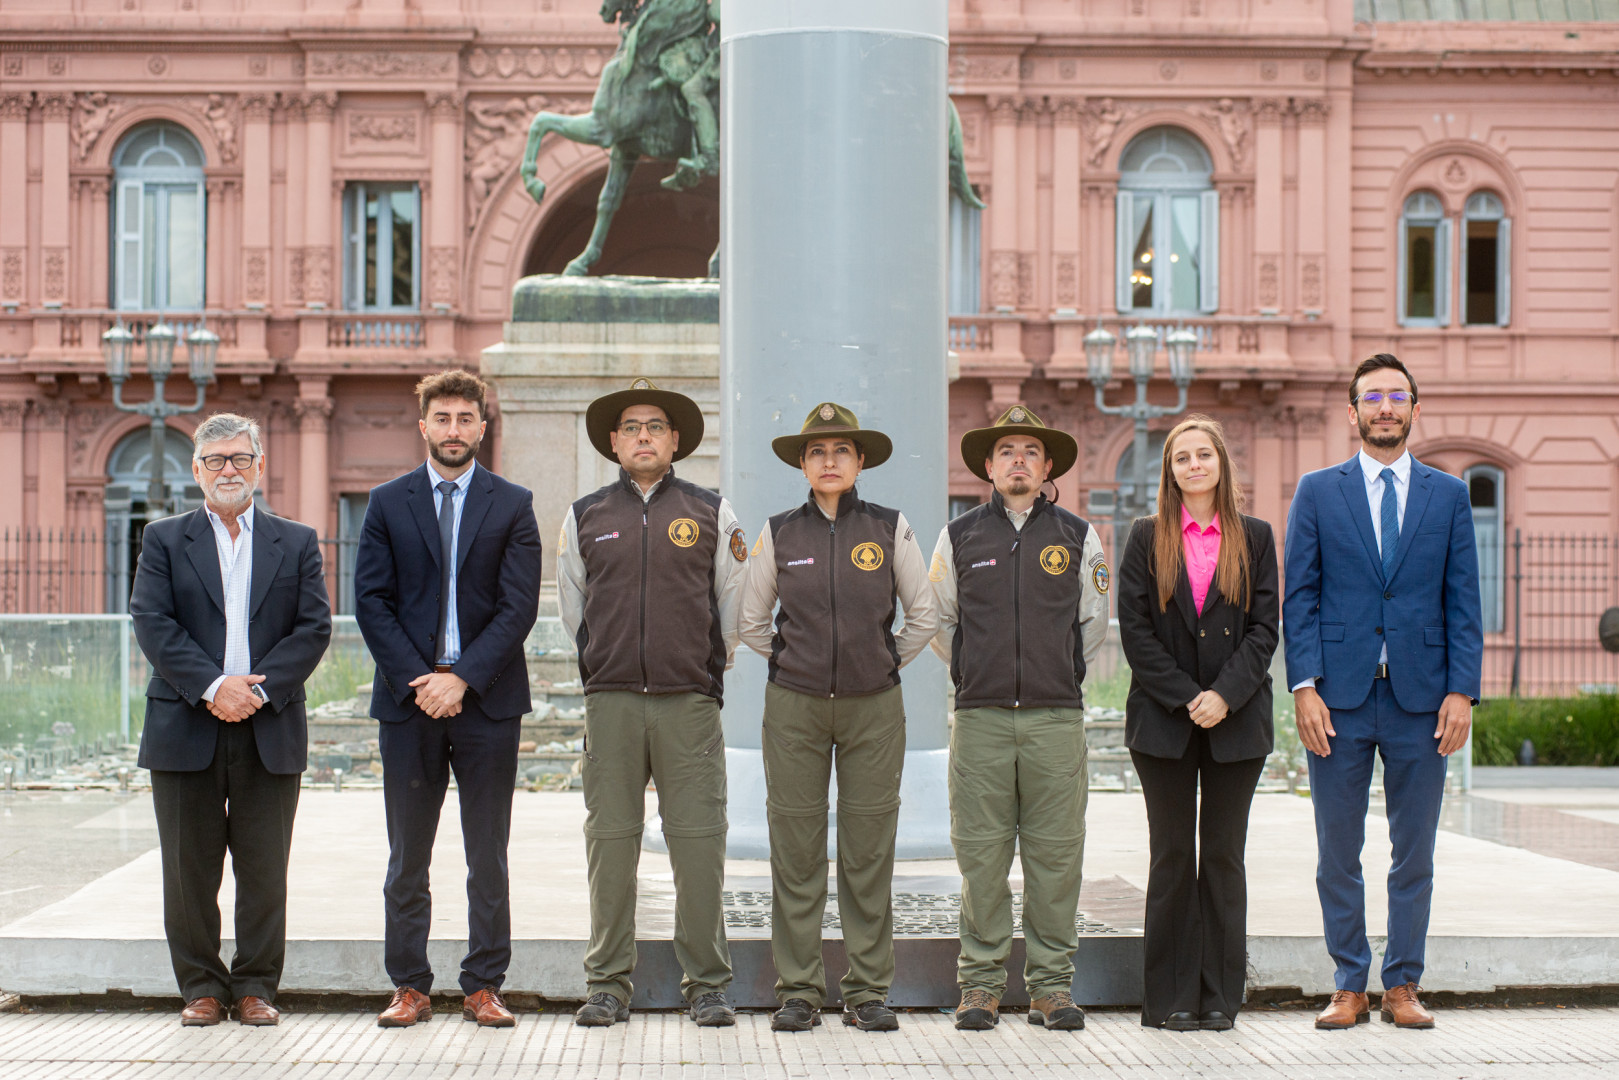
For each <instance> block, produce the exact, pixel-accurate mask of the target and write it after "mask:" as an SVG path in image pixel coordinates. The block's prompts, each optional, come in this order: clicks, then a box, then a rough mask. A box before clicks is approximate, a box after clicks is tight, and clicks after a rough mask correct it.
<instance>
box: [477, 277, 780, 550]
mask: <svg viewBox="0 0 1619 1080" xmlns="http://www.w3.org/2000/svg"><path fill="white" fill-rule="evenodd" d="M504 337H505V340H504V341H502V342H501V343H500V344H498V345H491V346H490V347H489V348H487V349H485V350H484V351H483V377H484V378H485V379H487V380H488V381H489V383H490V384H491V385H492V386H493V387H494V389H495V393H496V395H497V397H498V400H499V403H500V426H501V439H500V444H501V450H500V463H499V471H500V473H501V474H502V475H503V476H505V477H506V478H507V479H509V480H511V481H512V482H514V483H518V484H522V485H523V486H524V487H526V488H529V489H530V490H531V491H533V492H534V513H535V515H536V516H537V517H538V518H539V523H540V537H541V539H542V540H543V541H544V543H545V578H546V580H547V581H553V582H554V581H555V579H556V541H557V536H558V534H559V533H560V532H561V529H562V519H563V517H564V516H565V515H566V514H567V512H568V506H569V505H570V504H571V503H572V502H573V501H574V500H575V499H577V498H579V497H580V496H581V495H584V494H587V493H589V492H591V491H594V490H595V489H597V488H599V487H601V486H602V485H603V484H606V483H609V482H611V481H612V480H613V479H615V478H616V477H617V476H618V466H617V465H616V464H614V463H612V462H609V461H608V460H607V459H606V458H604V457H602V456H601V455H600V454H598V453H597V452H596V448H595V447H593V446H591V445H590V439H589V437H588V436H587V435H586V434H585V409H586V408H588V407H589V405H590V403H591V401H592V400H594V399H595V398H598V397H600V396H601V395H603V394H607V393H611V392H612V391H615V390H622V389H624V388H625V387H627V386H629V384H630V380H631V379H634V378H635V377H636V376H638V375H644V376H646V377H647V378H649V379H651V380H652V381H653V382H655V383H657V384H658V385H659V386H660V387H663V388H664V389H666V390H677V391H679V392H680V393H682V394H685V395H687V396H688V397H690V398H692V399H693V400H694V401H696V402H697V403H698V404H699V405H701V406H702V409H703V423H704V426H705V428H706V433H705V435H704V438H703V443H702V445H701V446H699V447H698V448H697V451H696V452H695V453H694V454H692V455H691V456H690V457H688V458H686V459H685V460H683V461H681V462H680V464H679V465H677V466H676V467H675V471H676V472H677V473H678V474H679V475H680V476H682V477H684V478H685V479H687V480H690V481H692V482H693V483H696V484H701V485H703V486H704V487H710V488H713V487H718V486H719V446H720V418H719V392H720V378H719V354H720V344H719V342H720V332H719V283H718V282H713V281H700V280H669V279H665V278H635V277H616V278H615V277H599V278H580V277H559V276H554V275H541V276H538V277H528V278H524V279H523V280H522V281H520V282H518V284H517V287H516V289H514V290H513V291H512V318H511V321H510V322H508V323H507V324H506V332H505V335H504ZM747 524H748V528H749V531H750V534H751V531H752V528H753V525H752V523H747Z"/></svg>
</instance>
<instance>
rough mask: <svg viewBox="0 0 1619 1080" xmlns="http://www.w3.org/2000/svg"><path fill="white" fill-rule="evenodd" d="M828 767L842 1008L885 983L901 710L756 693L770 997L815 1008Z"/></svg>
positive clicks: (877, 703) (866, 700)
mask: <svg viewBox="0 0 1619 1080" xmlns="http://www.w3.org/2000/svg"><path fill="white" fill-rule="evenodd" d="M834 748H835V749H836V755H835V760H836V763H837V770H838V917H839V919H840V920H841V922H842V924H843V945H844V948H845V950H846V951H847V953H848V956H849V971H848V974H846V975H845V976H844V977H843V981H842V984H841V986H840V991H841V993H842V995H843V1003H844V1005H845V1006H849V1007H853V1006H855V1005H859V1004H861V1003H862V1002H866V1001H881V1000H883V999H884V998H885V997H887V996H888V988H889V987H890V986H891V985H892V984H893V982H894V904H893V884H894V831H895V829H896V828H897V827H898V824H899V779H900V772H901V770H902V769H903V768H904V765H905V701H904V698H903V697H901V695H900V688H899V687H897V686H895V687H891V688H890V689H887V690H884V691H882V692H881V693H877V694H872V695H870V696H868V697H852V698H818V697H812V696H810V695H808V694H800V693H797V692H796V691H793V690H786V689H783V688H782V687H779V686H777V685H776V684H775V683H768V684H767V685H766V686H765V715H764V763H765V786H766V790H767V792H768V797H767V810H768V816H769V820H770V880H771V885H772V904H773V911H774V915H773V917H772V919H771V925H770V948H771V952H772V954H773V956H774V958H775V962H776V975H777V978H776V998H777V1000H779V1001H786V1000H787V999H788V998H803V999H804V1000H805V1001H807V1002H809V1003H810V1005H812V1006H814V1007H815V1008H820V1007H821V1006H822V1005H824V1004H826V965H825V964H824V963H823V961H822V958H821V916H822V914H823V913H824V912H825V910H826V825H827V822H826V811H827V791H828V785H829V784H830V783H831V779H832V766H833V761H834V753H833V751H834Z"/></svg>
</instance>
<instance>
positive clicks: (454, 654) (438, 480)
mask: <svg viewBox="0 0 1619 1080" xmlns="http://www.w3.org/2000/svg"><path fill="white" fill-rule="evenodd" d="M477 471H478V463H477V462H476V461H474V462H473V463H472V468H470V469H468V470H467V471H466V472H464V473H462V474H461V475H460V476H458V477H456V478H455V479H454V480H452V481H451V483H453V484H454V485H455V490H454V491H452V492H450V498H452V499H454V500H455V503H454V507H453V509H452V511H451V512H452V513H453V514H454V515H455V526H454V528H453V530H452V531H451V533H450V551H451V552H452V553H453V552H457V551H460V550H461V511H463V510H465V509H466V506H467V488H469V487H470V486H471V485H472V474H473V473H475V472H477ZM427 479H428V480H429V482H431V483H432V485H433V517H434V518H435V519H436V518H437V517H438V515H439V512H440V511H441V510H442V509H443V507H444V495H443V493H442V492H440V491H439V489H438V486H439V485H440V484H442V483H443V482H444V480H445V478H444V477H442V476H440V475H439V472H438V470H437V469H435V468H433V463H432V461H428V463H427ZM458 577H459V575H458V574H457V573H456V565H455V559H454V558H453V557H452V558H451V559H450V600H449V603H450V607H449V614H448V616H447V617H446V618H445V620H444V640H443V641H442V642H440V643H439V650H438V662H439V663H441V664H453V663H455V662H456V661H457V660H459V659H461V620H460V618H459V617H458V616H457V615H456V611H455V586H456V579H457V578H458Z"/></svg>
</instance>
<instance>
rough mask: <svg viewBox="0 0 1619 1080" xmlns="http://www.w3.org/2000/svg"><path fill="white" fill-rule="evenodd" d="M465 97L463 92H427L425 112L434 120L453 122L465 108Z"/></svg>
mask: <svg viewBox="0 0 1619 1080" xmlns="http://www.w3.org/2000/svg"><path fill="white" fill-rule="evenodd" d="M466 103H467V95H466V91H464V90H429V91H428V92H427V112H428V115H430V116H432V117H433V119H435V120H455V119H459V118H460V116H461V110H462V109H463V108H465V107H466Z"/></svg>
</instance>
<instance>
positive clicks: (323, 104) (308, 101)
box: [303, 92, 340, 348]
mask: <svg viewBox="0 0 1619 1080" xmlns="http://www.w3.org/2000/svg"><path fill="white" fill-rule="evenodd" d="M336 111H337V95H336V94H335V93H330V92H327V93H320V94H308V95H306V96H305V97H304V118H305V162H304V176H305V179H306V183H305V184H304V275H303V277H304V306H305V307H308V308H310V309H312V310H315V311H322V310H325V309H326V308H327V307H328V306H335V305H337V304H338V303H340V300H339V299H338V297H339V293H338V291H337V290H336V289H335V288H334V285H335V282H334V280H333V273H334V270H333V266H334V259H333V254H332V197H333V194H332V116H333V114H335V113H336ZM303 344H304V346H305V347H306V348H307V347H308V346H309V344H310V343H309V342H307V341H306V342H304V343H303ZM319 347H320V348H325V347H326V342H325V340H324V339H323V340H321V342H320V344H319Z"/></svg>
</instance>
